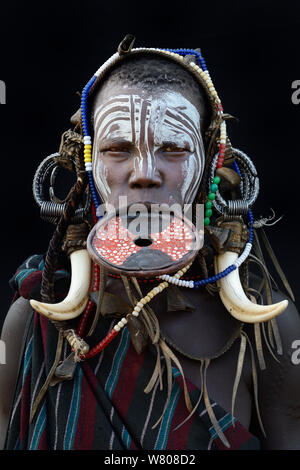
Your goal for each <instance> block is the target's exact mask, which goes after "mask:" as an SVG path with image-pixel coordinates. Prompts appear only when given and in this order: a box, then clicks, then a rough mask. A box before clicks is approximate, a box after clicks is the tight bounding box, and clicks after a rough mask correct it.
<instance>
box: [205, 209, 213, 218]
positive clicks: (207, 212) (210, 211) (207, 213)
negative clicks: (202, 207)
mask: <svg viewBox="0 0 300 470" xmlns="http://www.w3.org/2000/svg"><path fill="white" fill-rule="evenodd" d="M211 216H212V210H211V209H206V211H205V217H211Z"/></svg>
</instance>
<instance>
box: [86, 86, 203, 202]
mask: <svg viewBox="0 0 300 470" xmlns="http://www.w3.org/2000/svg"><path fill="white" fill-rule="evenodd" d="M142 95H143V92H141V94H132V93H122V94H116V95H113V96H111V97H110V98H109V99H108V100H107V101H106V102H105V103H104V104H101V105H100V106H99V107H98V108H97V109H96V110H95V114H94V129H95V133H94V134H95V136H94V146H93V147H94V150H93V174H94V180H95V184H96V187H97V190H98V192H99V194H100V196H101V198H102V200H103V201H107V199H108V197H109V194H110V187H109V184H108V180H107V172H108V170H107V167H106V166H105V164H104V162H103V160H102V159H101V152H100V151H99V149H101V147H103V145H105V143H106V142H108V143H109V145H111V147H114V143H115V144H116V145H119V144H120V143H122V142H123V143H124V145H125V144H126V145H127V144H128V143H129V144H130V145H131V148H132V149H133V152H132V157H131V158H132V172H131V177H130V179H131V180H135V179H137V178H138V177H139V175H140V174H142V173H143V175H144V176H145V177H146V178H149V180H151V178H154V176H155V174H156V172H157V171H159V165H160V162H159V158H161V150H162V149H163V148H170V149H171V150H172V151H173V152H179V149H184V150H185V154H184V155H185V156H184V158H183V157H181V156H178V157H177V158H178V164H179V165H180V167H181V169H180V171H181V177H180V182H179V183H178V188H177V190H178V191H179V192H180V194H181V201H180V202H181V203H182V204H184V203H190V202H192V201H193V199H194V198H195V196H196V193H197V190H198V187H199V184H200V181H201V177H202V173H203V169H204V158H205V152H204V146H203V140H202V136H201V131H200V115H199V112H198V110H197V109H196V107H195V106H194V105H193V104H192V103H191V102H190V101H188V100H187V99H186V98H184V97H183V96H182V95H181V94H180V93H178V92H171V91H168V92H161V93H159V94H155V96H149V94H147V97H146V98H144V97H143V96H142ZM176 149H177V150H176ZM179 153H180V152H179ZM179 153H178V155H179ZM182 154H183V152H181V155H182ZM170 198H172V196H171V197H170Z"/></svg>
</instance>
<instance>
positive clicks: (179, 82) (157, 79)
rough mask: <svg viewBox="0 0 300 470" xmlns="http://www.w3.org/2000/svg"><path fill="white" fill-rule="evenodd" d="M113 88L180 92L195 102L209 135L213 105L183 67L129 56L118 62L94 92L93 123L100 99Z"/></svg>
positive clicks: (156, 57)
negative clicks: (108, 89) (111, 86)
mask: <svg viewBox="0 0 300 470" xmlns="http://www.w3.org/2000/svg"><path fill="white" fill-rule="evenodd" d="M108 84H109V85H120V84H126V85H129V86H132V87H142V88H143V90H145V91H147V92H152V91H155V90H158V89H159V90H163V91H168V90H170V89H172V90H175V91H178V92H180V93H182V94H183V95H184V97H185V98H187V99H188V100H189V101H191V102H192V103H193V104H194V105H195V106H196V108H197V109H198V111H199V113H200V119H201V131H202V132H205V130H206V128H207V127H208V124H209V121H210V119H209V118H210V105H209V102H208V98H207V96H206V93H205V91H204V90H203V88H202V87H201V85H200V84H199V82H197V80H196V79H195V78H194V77H193V75H192V74H191V73H190V72H189V71H188V70H186V69H184V67H182V66H181V65H179V64H177V63H175V62H172V61H170V60H167V59H165V58H163V57H158V56H155V57H154V56H153V55H151V54H149V55H147V56H145V55H144V56H138V57H137V56H133V57H130V56H129V57H126V58H125V59H123V61H120V62H118V63H117V64H116V65H115V66H113V67H112V68H111V70H110V71H109V72H108V73H107V75H106V76H105V77H104V79H103V80H102V82H101V85H100V87H99V89H97V88H96V90H94V92H93V96H92V98H91V99H92V103H91V104H90V109H91V122H92V126H93V117H94V111H95V104H96V102H97V96H98V95H99V93H100V92H101V91H105V88H106V87H107V86H108Z"/></svg>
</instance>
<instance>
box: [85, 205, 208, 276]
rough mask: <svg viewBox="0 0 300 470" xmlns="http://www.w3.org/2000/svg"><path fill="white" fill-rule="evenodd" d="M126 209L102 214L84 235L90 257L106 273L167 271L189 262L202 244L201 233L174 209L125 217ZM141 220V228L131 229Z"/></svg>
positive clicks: (130, 273)
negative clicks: (85, 235) (86, 237)
mask: <svg viewBox="0 0 300 470" xmlns="http://www.w3.org/2000/svg"><path fill="white" fill-rule="evenodd" d="M127 211H128V208H126V209H122V210H121V211H118V212H117V213H111V214H108V215H105V216H104V217H103V218H102V219H100V220H99V221H98V222H97V224H96V225H95V226H94V227H93V229H92V230H91V232H90V234H89V236H88V240H87V249H88V252H89V254H90V256H91V258H92V259H93V261H94V262H95V263H97V264H99V265H100V266H101V265H102V266H104V267H105V268H107V269H108V271H109V272H112V273H116V274H124V275H127V276H136V277H144V278H147V277H153V276H159V275H162V274H170V273H173V272H176V271H178V270H179V269H181V268H183V267H184V266H186V265H187V264H189V263H191V262H192V261H193V260H194V258H195V257H196V255H197V253H198V251H199V249H200V248H201V247H202V246H203V241H204V232H203V231H197V230H196V228H195V227H194V225H193V224H192V222H191V221H190V220H189V219H187V218H184V217H183V216H182V215H177V214H175V213H174V211H171V212H172V215H170V211H160V212H159V214H158V213H157V212H152V213H151V212H149V213H148V214H146V215H144V216H142V217H141V216H139V217H140V218H139V219H138V217H137V216H136V217H130V218H128V217H127V214H128V212H127ZM141 221H142V222H144V223H142V224H140V226H139V227H142V230H140V231H139V230H132V228H134V229H136V228H137V226H138V222H141ZM153 222H154V223H153ZM153 226H154V228H155V229H156V230H155V231H154V232H151V228H153ZM127 227H129V228H130V230H128V228H127Z"/></svg>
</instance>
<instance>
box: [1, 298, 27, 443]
mask: <svg viewBox="0 0 300 470" xmlns="http://www.w3.org/2000/svg"><path fill="white" fill-rule="evenodd" d="M31 312H32V308H31V306H30V303H29V301H28V300H27V299H24V298H23V297H19V298H18V299H17V300H16V301H15V302H14V303H13V304H12V306H11V307H10V309H9V311H8V313H7V315H6V318H5V321H4V324H3V328H2V334H1V341H2V342H3V343H2V344H3V345H4V351H5V360H4V361H3V362H4V363H1V365H0V397H1V399H0V448H2V447H3V444H4V438H5V435H6V429H7V426H8V421H9V416H10V410H11V406H12V401H13V397H14V392H15V387H16V383H17V377H18V373H19V367H20V360H21V355H22V344H23V337H24V331H25V329H26V324H27V321H28V320H29V318H30V316H31Z"/></svg>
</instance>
